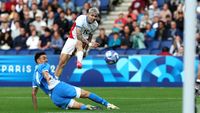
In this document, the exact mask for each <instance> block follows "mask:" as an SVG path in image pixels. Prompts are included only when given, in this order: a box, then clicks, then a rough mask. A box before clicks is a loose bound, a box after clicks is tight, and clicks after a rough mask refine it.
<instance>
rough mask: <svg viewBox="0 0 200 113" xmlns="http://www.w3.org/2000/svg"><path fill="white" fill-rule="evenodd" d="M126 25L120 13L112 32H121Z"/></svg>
mask: <svg viewBox="0 0 200 113" xmlns="http://www.w3.org/2000/svg"><path fill="white" fill-rule="evenodd" d="M125 25H126V19H124V14H123V13H120V14H119V17H118V18H117V19H116V20H115V22H114V25H113V28H112V31H113V32H118V33H119V32H121V31H122V30H123V27H124V26H125Z"/></svg>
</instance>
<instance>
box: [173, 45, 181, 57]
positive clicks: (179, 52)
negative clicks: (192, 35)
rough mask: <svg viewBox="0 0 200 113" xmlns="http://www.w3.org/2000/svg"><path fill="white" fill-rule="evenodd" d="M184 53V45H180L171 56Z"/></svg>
mask: <svg viewBox="0 0 200 113" xmlns="http://www.w3.org/2000/svg"><path fill="white" fill-rule="evenodd" d="M183 55H184V47H183V45H181V46H180V47H179V48H178V50H177V51H176V52H175V53H174V54H173V56H183Z"/></svg>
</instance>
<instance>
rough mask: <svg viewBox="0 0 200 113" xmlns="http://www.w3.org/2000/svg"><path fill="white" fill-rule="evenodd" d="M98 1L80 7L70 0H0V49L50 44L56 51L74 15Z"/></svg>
mask: <svg viewBox="0 0 200 113" xmlns="http://www.w3.org/2000/svg"><path fill="white" fill-rule="evenodd" d="M99 5H100V1H99V0H88V1H87V2H86V3H84V6H83V7H78V6H75V4H74V0H73V1H71V0H1V1H0V49H1V50H10V49H15V50H21V49H28V50H33V49H39V50H45V49H49V48H52V49H54V50H55V53H59V52H60V50H61V49H62V46H63V44H64V42H65V40H67V37H68V35H69V31H70V28H71V26H72V24H73V23H74V21H75V19H76V17H77V16H78V15H81V14H86V13H87V11H88V9H89V8H90V7H99Z"/></svg>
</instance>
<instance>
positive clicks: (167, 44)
mask: <svg viewBox="0 0 200 113" xmlns="http://www.w3.org/2000/svg"><path fill="white" fill-rule="evenodd" d="M171 45H172V40H164V41H161V44H160V47H161V49H162V48H163V47H168V48H170V47H171Z"/></svg>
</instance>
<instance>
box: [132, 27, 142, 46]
mask: <svg viewBox="0 0 200 113" xmlns="http://www.w3.org/2000/svg"><path fill="white" fill-rule="evenodd" d="M130 41H131V42H132V48H134V49H143V48H146V46H145V44H144V34H143V33H142V32H140V28H139V27H135V31H134V32H133V35H132V37H131V38H130Z"/></svg>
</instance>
